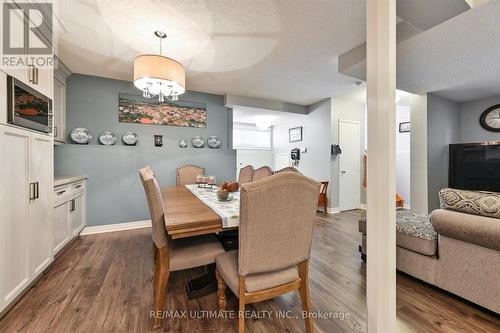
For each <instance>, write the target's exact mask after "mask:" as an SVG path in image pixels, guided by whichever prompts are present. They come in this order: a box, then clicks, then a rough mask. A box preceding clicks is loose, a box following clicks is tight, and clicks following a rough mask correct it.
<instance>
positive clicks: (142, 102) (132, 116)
mask: <svg viewBox="0 0 500 333" xmlns="http://www.w3.org/2000/svg"><path fill="white" fill-rule="evenodd" d="M118 121H119V122H121V123H137V124H147V125H166V126H181V127H197V128H206V127H207V106H206V104H203V103H196V102H188V101H176V102H171V101H165V102H159V101H158V100H155V99H147V98H144V97H142V96H138V95H132V94H124V93H120V94H119V95H118Z"/></svg>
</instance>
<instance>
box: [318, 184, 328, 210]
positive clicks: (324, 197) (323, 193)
mask: <svg viewBox="0 0 500 333" xmlns="http://www.w3.org/2000/svg"><path fill="white" fill-rule="evenodd" d="M328 184H329V182H328V181H324V182H321V190H320V193H319V200H318V207H323V209H324V210H325V213H328V194H327V193H328Z"/></svg>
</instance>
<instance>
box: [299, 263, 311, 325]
mask: <svg viewBox="0 0 500 333" xmlns="http://www.w3.org/2000/svg"><path fill="white" fill-rule="evenodd" d="M308 275H309V260H306V261H304V262H302V263H300V264H299V277H300V279H301V280H302V282H301V284H300V289H299V293H300V299H301V300H302V308H303V309H304V311H305V312H306V314H307V316H306V318H305V320H306V332H307V333H312V332H313V326H314V324H313V320H312V317H311V311H312V308H311V300H310V298H309V277H308Z"/></svg>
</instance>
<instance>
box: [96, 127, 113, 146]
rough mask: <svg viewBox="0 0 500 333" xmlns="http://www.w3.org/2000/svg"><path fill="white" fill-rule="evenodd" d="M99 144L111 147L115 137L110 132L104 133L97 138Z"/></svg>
mask: <svg viewBox="0 0 500 333" xmlns="http://www.w3.org/2000/svg"><path fill="white" fill-rule="evenodd" d="M99 142H100V143H102V144H103V145H105V146H112V145H114V144H115V143H116V135H115V134H114V133H112V132H109V131H105V132H103V133H102V134H101V135H100V136H99Z"/></svg>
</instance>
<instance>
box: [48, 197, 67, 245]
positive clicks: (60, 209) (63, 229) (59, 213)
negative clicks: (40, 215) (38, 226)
mask: <svg viewBox="0 0 500 333" xmlns="http://www.w3.org/2000/svg"><path fill="white" fill-rule="evenodd" d="M69 210H70V203H69V202H65V203H62V204H60V205H59V206H56V207H55V208H54V213H53V214H54V215H53V218H52V221H53V225H52V228H53V234H54V239H53V253H57V252H59V250H60V249H62V248H63V246H64V245H66V243H67V241H68V240H69Z"/></svg>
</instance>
